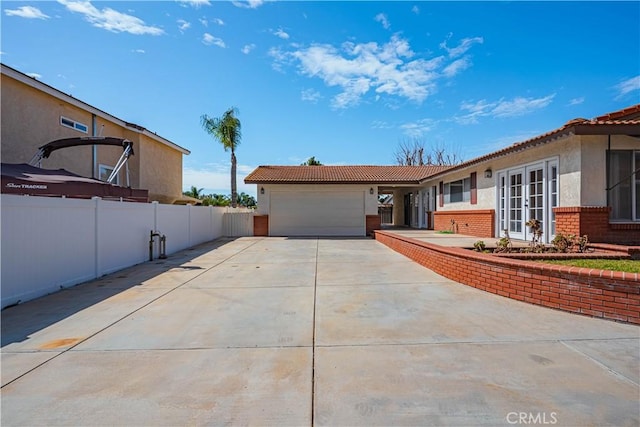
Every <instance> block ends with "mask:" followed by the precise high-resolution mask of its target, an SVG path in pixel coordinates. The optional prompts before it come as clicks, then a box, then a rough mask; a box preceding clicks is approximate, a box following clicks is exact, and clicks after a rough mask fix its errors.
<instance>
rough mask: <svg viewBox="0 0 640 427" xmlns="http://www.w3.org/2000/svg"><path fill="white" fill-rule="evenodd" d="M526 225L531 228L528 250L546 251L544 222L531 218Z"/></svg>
mask: <svg viewBox="0 0 640 427" xmlns="http://www.w3.org/2000/svg"><path fill="white" fill-rule="evenodd" d="M525 225H526V226H527V227H529V228H531V243H529V248H528V251H527V252H535V253H542V252H544V250H545V246H544V243H543V242H542V223H541V222H540V220H538V219H535V218H531V219H530V220H529V221H527V223H526V224H525Z"/></svg>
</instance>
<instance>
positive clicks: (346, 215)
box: [269, 191, 365, 236]
mask: <svg viewBox="0 0 640 427" xmlns="http://www.w3.org/2000/svg"><path fill="white" fill-rule="evenodd" d="M270 203H271V206H270V213H269V229H270V234H271V235H273V236H362V235H364V233H365V215H364V192H363V191H345V192H303V191H300V192H272V193H271V196H270Z"/></svg>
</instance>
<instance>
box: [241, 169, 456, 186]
mask: <svg viewBox="0 0 640 427" xmlns="http://www.w3.org/2000/svg"><path fill="white" fill-rule="evenodd" d="M446 169H449V167H448V166H259V167H258V168H257V169H256V170H254V171H253V172H251V173H250V174H249V175H248V176H247V177H246V178H245V180H244V182H245V183H247V184H257V183H274V184H335V183H340V184H346V183H353V184H360V183H379V184H390V183H398V184H414V183H415V184H418V183H419V182H420V181H422V180H423V179H425V178H427V177H429V176H431V175H434V174H436V173H439V172H442V171H444V170H446Z"/></svg>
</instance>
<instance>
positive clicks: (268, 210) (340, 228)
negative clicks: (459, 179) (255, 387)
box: [245, 166, 444, 236]
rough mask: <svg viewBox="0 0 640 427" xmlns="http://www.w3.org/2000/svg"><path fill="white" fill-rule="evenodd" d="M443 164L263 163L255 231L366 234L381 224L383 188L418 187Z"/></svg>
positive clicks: (251, 179)
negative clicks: (340, 164) (379, 212)
mask: <svg viewBox="0 0 640 427" xmlns="http://www.w3.org/2000/svg"><path fill="white" fill-rule="evenodd" d="M443 169H444V168H442V167H438V166H260V167H258V168H257V169H256V170H254V171H253V172H252V173H251V174H249V175H248V176H247V177H246V178H245V183H247V184H251V183H253V184H257V185H258V191H257V193H258V210H257V215H256V216H255V217H254V233H255V234H256V235H264V236H267V235H268V236H364V235H365V234H368V233H370V232H371V230H374V229H377V228H380V216H379V215H378V194H379V193H382V192H388V191H393V190H394V189H403V191H407V190H410V189H412V188H416V187H418V186H419V184H420V180H421V178H423V177H425V176H429V175H433V174H435V173H436V172H439V171H441V170H443Z"/></svg>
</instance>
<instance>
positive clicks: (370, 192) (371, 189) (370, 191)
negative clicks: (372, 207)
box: [369, 187, 373, 196]
mask: <svg viewBox="0 0 640 427" xmlns="http://www.w3.org/2000/svg"><path fill="white" fill-rule="evenodd" d="M369 194H371V195H372V196H373V187H371V188H370V189H369Z"/></svg>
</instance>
